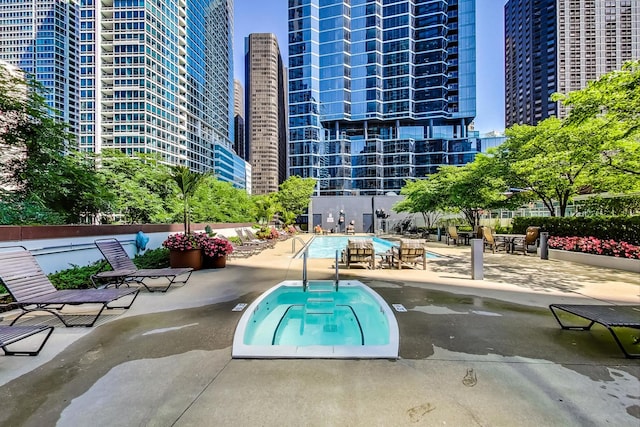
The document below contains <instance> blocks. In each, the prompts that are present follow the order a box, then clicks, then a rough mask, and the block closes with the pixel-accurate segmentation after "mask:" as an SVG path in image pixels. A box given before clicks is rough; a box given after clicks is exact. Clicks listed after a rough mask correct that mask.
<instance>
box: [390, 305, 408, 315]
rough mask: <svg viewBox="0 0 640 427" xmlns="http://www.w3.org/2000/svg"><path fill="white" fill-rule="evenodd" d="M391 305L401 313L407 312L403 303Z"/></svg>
mask: <svg viewBox="0 0 640 427" xmlns="http://www.w3.org/2000/svg"><path fill="white" fill-rule="evenodd" d="M391 305H392V306H393V308H394V309H395V310H396V311H397V312H399V313H406V312H407V309H406V308H404V305H402V304H391Z"/></svg>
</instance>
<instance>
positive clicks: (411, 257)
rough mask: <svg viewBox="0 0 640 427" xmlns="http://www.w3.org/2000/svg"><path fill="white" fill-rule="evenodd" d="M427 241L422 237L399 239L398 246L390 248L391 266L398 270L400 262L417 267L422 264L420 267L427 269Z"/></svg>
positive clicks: (400, 265)
mask: <svg viewBox="0 0 640 427" xmlns="http://www.w3.org/2000/svg"><path fill="white" fill-rule="evenodd" d="M426 244H427V242H426V241H425V240H423V239H415V240H410V239H401V240H400V246H398V247H395V246H394V247H393V248H391V267H396V268H397V269H398V270H400V269H401V268H402V264H409V265H411V266H412V267H417V266H418V264H422V269H423V270H426V269H427V249H426Z"/></svg>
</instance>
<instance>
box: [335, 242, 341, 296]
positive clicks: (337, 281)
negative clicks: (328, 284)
mask: <svg viewBox="0 0 640 427" xmlns="http://www.w3.org/2000/svg"><path fill="white" fill-rule="evenodd" d="M338 253H339V250H336V278H335V286H336V292H338V284H339V283H340V268H339V267H338Z"/></svg>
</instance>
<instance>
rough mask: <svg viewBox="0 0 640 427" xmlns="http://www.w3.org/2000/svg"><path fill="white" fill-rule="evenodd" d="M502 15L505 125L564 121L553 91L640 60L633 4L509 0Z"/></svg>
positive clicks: (637, 9)
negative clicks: (503, 26) (503, 31)
mask: <svg viewBox="0 0 640 427" xmlns="http://www.w3.org/2000/svg"><path fill="white" fill-rule="evenodd" d="M504 15H505V76H506V79H505V124H506V126H507V127H510V126H512V125H513V124H530V125H535V124H537V123H538V122H540V121H541V120H544V119H546V118H547V117H549V116H558V117H564V116H565V115H566V113H567V111H566V109H565V108H564V107H563V106H562V104H560V103H558V102H553V101H552V100H551V99H550V96H551V95H552V94H553V93H555V92H560V93H564V94H566V93H569V92H573V91H576V90H579V89H582V88H584V87H585V86H586V85H587V83H588V82H590V81H594V80H596V79H598V78H599V77H600V76H601V75H603V74H605V73H608V72H610V71H613V70H617V69H620V67H622V65H623V64H624V63H625V62H626V61H629V60H632V59H637V58H640V1H638V0H509V1H508V2H507V3H506V5H505V7H504Z"/></svg>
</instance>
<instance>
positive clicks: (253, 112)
mask: <svg viewBox="0 0 640 427" xmlns="http://www.w3.org/2000/svg"><path fill="white" fill-rule="evenodd" d="M284 73H285V68H284V65H283V63H282V56H281V55H280V48H279V46H278V40H277V38H276V36H275V35H274V34H270V33H256V34H250V35H249V37H247V38H246V39H245V84H246V89H247V90H246V97H245V99H246V101H245V105H246V113H247V117H246V129H247V132H246V133H245V137H246V138H247V147H248V153H249V159H250V163H251V170H252V176H253V178H252V184H251V188H252V192H253V194H268V193H272V192H275V191H278V188H279V185H280V184H281V183H282V182H283V181H284V180H285V179H286V152H287V151H286V150H287V143H286V141H287V131H286V129H287V127H286V118H287V115H286V108H285V105H286V99H285V94H286V90H285V78H284Z"/></svg>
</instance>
